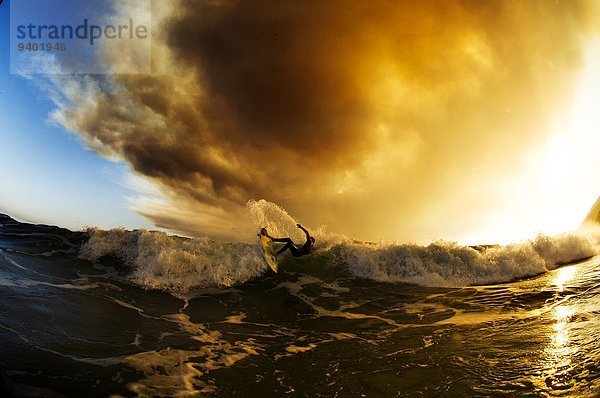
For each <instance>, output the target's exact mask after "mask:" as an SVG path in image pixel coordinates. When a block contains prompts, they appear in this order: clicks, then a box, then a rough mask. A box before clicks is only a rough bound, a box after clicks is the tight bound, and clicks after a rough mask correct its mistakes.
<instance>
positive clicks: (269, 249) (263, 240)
mask: <svg viewBox="0 0 600 398" xmlns="http://www.w3.org/2000/svg"><path fill="white" fill-rule="evenodd" d="M266 233H267V230H266V229H264V228H263V229H262V230H261V231H260V246H261V247H262V251H263V257H264V258H265V262H266V263H267V265H268V266H269V268H271V269H272V270H273V271H275V272H277V268H278V267H279V264H277V257H275V253H274V251H273V241H272V240H271V238H269V237H268V236H266V235H265V234H266Z"/></svg>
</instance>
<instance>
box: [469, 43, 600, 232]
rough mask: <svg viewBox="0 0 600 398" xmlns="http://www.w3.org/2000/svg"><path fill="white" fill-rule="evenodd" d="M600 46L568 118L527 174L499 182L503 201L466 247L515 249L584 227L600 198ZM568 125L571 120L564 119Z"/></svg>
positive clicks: (527, 161) (530, 157)
mask: <svg viewBox="0 0 600 398" xmlns="http://www.w3.org/2000/svg"><path fill="white" fill-rule="evenodd" d="M599 70H600V41H595V42H593V43H592V44H590V46H589V47H588V50H587V52H586V58H585V67H584V70H583V71H582V73H581V77H580V79H579V82H578V87H577V90H576V92H575V97H574V100H573V101H572V102H571V103H570V104H568V103H567V104H565V106H567V107H570V112H568V118H566V120H562V122H557V123H555V124H554V125H552V126H551V127H550V128H551V129H552V131H553V132H552V134H550V135H549V136H548V138H547V139H546V140H545V141H544V142H543V143H540V145H538V146H537V147H535V148H534V149H533V150H532V151H530V152H529V153H528V154H526V157H525V158H523V159H522V163H523V172H522V173H521V174H520V175H518V176H514V177H511V178H509V179H507V180H503V181H498V186H499V188H498V191H499V193H498V195H499V196H503V199H502V200H499V203H498V205H497V206H496V207H495V208H494V209H493V211H492V215H490V216H489V219H488V220H487V221H486V224H485V225H484V226H483V227H482V228H481V229H480V230H479V231H476V232H474V233H472V234H470V235H468V236H466V237H465V238H464V239H463V241H464V242H467V243H477V242H481V241H482V240H485V241H494V242H495V243H509V242H514V241H517V240H522V239H529V238H532V237H534V236H535V235H536V234H538V233H540V232H542V233H546V234H557V233H561V232H566V231H572V230H575V229H577V228H578V227H579V225H580V224H581V222H582V221H583V219H584V217H585V216H586V214H587V212H588V211H589V209H590V207H591V206H592V205H593V204H594V202H595V201H596V199H597V198H598V194H599V188H600V186H599V183H600V158H599V157H598V156H597V149H598V148H599V147H600V112H598V104H600V74H598V71H599ZM563 119H565V118H564V117H563Z"/></svg>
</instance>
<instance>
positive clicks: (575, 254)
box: [339, 232, 600, 287]
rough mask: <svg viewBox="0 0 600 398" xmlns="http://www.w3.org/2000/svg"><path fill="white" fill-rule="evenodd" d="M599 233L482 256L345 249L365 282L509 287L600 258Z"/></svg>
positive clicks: (434, 248)
mask: <svg viewBox="0 0 600 398" xmlns="http://www.w3.org/2000/svg"><path fill="white" fill-rule="evenodd" d="M599 237H600V235H598V233H597V232H588V233H565V234H562V235H558V236H554V237H549V236H545V235H539V236H538V237H537V238H535V239H533V240H529V241H526V242H522V243H516V244H512V245H507V246H497V247H491V248H488V249H486V250H484V251H478V250H475V249H473V248H471V247H467V246H460V245H458V244H456V243H453V242H443V241H440V242H435V243H432V244H430V245H428V246H419V245H414V244H401V245H399V244H383V243H380V244H366V243H356V242H346V243H343V244H340V245H339V246H340V248H341V256H342V258H343V260H344V262H345V263H347V264H348V266H349V268H350V271H351V272H352V273H353V274H354V275H356V276H360V277H363V278H369V279H374V280H377V281H385V282H406V283H411V284H417V285H422V286H440V287H455V286H467V285H478V284H489V283H500V282H508V281H512V280H515V279H519V278H523V277H527V276H533V275H537V274H540V273H543V272H546V271H548V270H551V269H554V268H556V267H557V266H558V265H559V264H561V263H566V262H569V261H574V260H579V259H583V258H587V257H591V256H594V255H597V254H599V253H600V250H599V247H600V238H599Z"/></svg>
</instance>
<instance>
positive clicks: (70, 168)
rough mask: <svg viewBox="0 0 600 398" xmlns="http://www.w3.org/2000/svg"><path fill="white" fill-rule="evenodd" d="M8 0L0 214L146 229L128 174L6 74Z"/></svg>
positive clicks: (27, 85)
mask: <svg viewBox="0 0 600 398" xmlns="http://www.w3.org/2000/svg"><path fill="white" fill-rule="evenodd" d="M9 7H10V1H8V0H7V1H4V2H3V3H2V5H0V54H1V57H0V109H1V110H2V111H1V112H0V140H1V143H2V145H1V147H0V212H3V213H7V214H9V215H11V216H13V217H15V218H18V219H20V220H24V221H30V222H40V223H51V224H58V225H60V226H64V227H69V228H74V229H77V228H81V227H83V226H94V225H95V226H100V227H103V228H108V227H116V226H125V227H127V228H136V227H137V228H140V227H143V228H150V224H149V223H148V222H147V221H146V220H144V219H143V218H142V217H141V216H139V215H138V214H137V213H135V212H133V211H131V210H129V209H128V201H127V198H128V197H132V196H136V192H134V191H132V190H130V189H128V188H127V187H125V185H124V184H123V182H122V181H123V179H124V177H125V175H126V174H127V173H128V169H127V166H126V165H124V164H123V163H113V162H111V161H107V160H105V159H102V158H100V157H99V156H97V155H96V154H94V153H92V152H90V151H88V150H86V149H84V147H83V146H82V145H81V143H80V142H79V141H78V139H77V137H76V136H74V135H73V134H71V133H69V132H67V131H65V130H64V128H62V127H61V126H58V125H55V124H53V123H52V122H50V121H49V114H50V112H51V111H52V110H53V109H54V104H53V103H52V102H51V101H50V99H49V98H48V97H47V96H46V95H45V93H44V92H43V90H41V89H39V87H36V85H35V84H34V83H32V82H31V81H28V79H26V78H24V77H21V76H17V75H11V74H10V57H9V53H10V51H9V50H10V47H9V46H10V42H9V28H10V13H9Z"/></svg>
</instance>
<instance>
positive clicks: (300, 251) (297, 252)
mask: <svg viewBox="0 0 600 398" xmlns="http://www.w3.org/2000/svg"><path fill="white" fill-rule="evenodd" d="M296 226H297V227H298V228H300V229H301V230H302V231H304V233H305V234H306V242H305V243H304V245H303V246H302V247H300V248H298V246H296V244H295V243H294V241H293V240H292V239H291V238H274V237H272V236H271V235H269V234H268V233H267V231H266V229H265V235H266V236H267V237H268V238H269V239H271V240H272V241H273V242H279V243H285V245H283V247H282V248H281V249H279V250H278V251H277V253H275V255H276V256H278V255H280V254H281V253H283V252H284V251H286V250H289V251H290V252H291V253H292V255H293V256H294V257H302V256H304V255H305V254H308V253H310V252H311V251H312V249H313V245H314V244H315V238H313V237H312V236H310V234H309V233H308V231H307V230H306V228H304V227H303V226H302V225H300V224H296Z"/></svg>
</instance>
